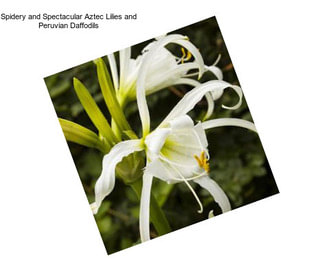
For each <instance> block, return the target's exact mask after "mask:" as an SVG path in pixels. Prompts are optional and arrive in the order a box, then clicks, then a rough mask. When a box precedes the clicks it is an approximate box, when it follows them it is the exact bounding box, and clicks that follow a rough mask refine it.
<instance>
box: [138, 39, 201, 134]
mask: <svg viewBox="0 0 323 271" xmlns="http://www.w3.org/2000/svg"><path fill="white" fill-rule="evenodd" d="M185 39H186V37H184V36H182V35H178V34H173V35H168V36H165V37H164V38H161V39H159V40H158V41H156V42H155V43H154V45H153V46H152V48H151V49H150V50H149V51H148V52H147V53H146V54H144V56H143V60H142V64H141V67H140V70H139V72H138V74H139V76H138V79H137V103H138V110H139V115H140V119H141V123H142V128H143V136H146V135H147V134H148V133H149V131H150V116H149V110H148V105H147V101H146V89H145V82H146V80H147V78H146V77H147V73H148V70H149V67H150V65H151V63H152V61H153V59H154V54H155V53H158V51H159V49H161V48H163V47H164V46H165V45H167V44H169V43H177V44H180V45H182V46H183V47H185V48H187V49H188V50H189V51H190V52H191V54H192V55H193V56H194V58H195V60H196V61H197V62H198V64H199V66H200V75H202V73H203V69H204V64H203V66H202V65H201V62H202V61H203V59H202V57H201V55H200V53H199V52H198V50H197V48H195V47H194V46H193V45H192V44H191V43H190V42H188V41H186V40H185Z"/></svg>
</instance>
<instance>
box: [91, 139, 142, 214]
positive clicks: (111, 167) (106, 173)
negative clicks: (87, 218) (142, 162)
mask: <svg viewBox="0 0 323 271" xmlns="http://www.w3.org/2000/svg"><path fill="white" fill-rule="evenodd" d="M141 150H143V143H142V140H140V139H135V140H128V141H123V142H120V143H118V144H117V145H115V146H114V147H113V148H112V149H111V150H110V152H109V153H108V154H106V155H105V156H104V158H103V162H102V172H101V175H100V177H99V179H98V180H97V182H96V184H95V204H92V205H91V208H92V210H93V212H94V214H95V213H97V211H98V209H99V208H100V205H101V202H102V201H103V199H104V198H105V197H106V196H107V195H109V194H110V193H111V191H112V190H113V188H114V184H115V167H116V166H117V164H118V163H119V162H120V161H121V160H122V159H123V158H124V157H126V156H128V155H129V154H130V153H133V152H136V151H141Z"/></svg>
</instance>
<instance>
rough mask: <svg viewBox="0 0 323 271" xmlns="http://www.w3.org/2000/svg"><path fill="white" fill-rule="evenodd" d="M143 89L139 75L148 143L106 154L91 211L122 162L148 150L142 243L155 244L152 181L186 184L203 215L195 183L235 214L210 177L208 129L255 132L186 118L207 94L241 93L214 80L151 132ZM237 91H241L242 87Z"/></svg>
mask: <svg viewBox="0 0 323 271" xmlns="http://www.w3.org/2000/svg"><path fill="white" fill-rule="evenodd" d="M144 65H145V64H144V63H143V64H142V67H141V72H142V70H144V68H143V67H144ZM144 77H145V76H144ZM141 84H142V85H141ZM144 86H145V81H144V80H143V78H142V73H140V74H139V78H138V80H137V102H138V108H139V114H140V118H141V121H142V127H143V138H142V139H139V140H128V141H123V142H121V143H118V144H117V145H115V146H114V147H113V148H112V149H111V151H110V152H109V153H108V154H107V155H105V157H104V160H103V170H102V173H101V176H100V178H99V179H98V181H97V183H96V185H95V203H94V204H93V205H92V206H91V207H92V208H93V210H94V212H96V211H97V209H98V208H99V207H100V204H101V202H102V200H103V199H104V197H106V196H107V195H108V194H109V193H110V192H111V191H112V189H113V187H114V182H115V167H116V165H117V163H118V162H120V161H121V160H122V158H123V157H125V156H127V155H129V154H130V153H132V152H135V151H142V150H145V152H146V158H147V159H146V168H145V170H144V174H143V187H142V193H141V201H140V219H139V226H140V227H139V228H140V236H141V240H142V241H147V240H149V239H150V235H149V232H150V231H149V206H150V191H151V186H152V181H153V177H154V176H156V177H158V178H159V179H161V180H163V181H166V182H168V183H177V182H184V183H186V184H187V185H188V187H189V188H190V189H191V191H192V193H193V195H194V196H195V198H196V199H197V201H198V203H199V205H200V212H202V210H203V207H202V204H201V202H200V201H199V199H198V197H197V195H196V193H195V192H194V190H193V189H192V187H191V186H190V184H189V182H191V181H193V182H195V183H197V184H199V185H200V186H201V187H203V188H204V189H206V190H208V191H209V193H210V194H211V195H212V197H213V198H214V200H215V201H216V202H217V203H218V204H219V206H220V207H221V209H222V211H223V212H226V211H228V210H230V209H231V207H230V202H229V200H228V198H227V196H226V195H225V193H224V192H223V190H222V189H221V188H220V187H219V185H218V184H217V183H216V182H215V181H214V180H212V179H211V178H209V176H208V171H209V164H208V159H209V154H208V149H207V146H208V142H207V138H206V135H205V130H206V129H210V128H213V127H219V126H239V127H244V128H248V129H250V130H253V131H256V130H255V126H254V124H253V123H251V122H248V121H245V120H240V119H231V118H226V119H215V120H209V121H205V122H202V123H198V124H196V125H194V123H193V121H192V119H191V118H190V117H189V116H188V115H187V113H188V112H189V111H190V110H191V109H193V107H194V106H195V105H196V103H198V102H199V101H200V100H201V99H202V97H203V96H204V95H205V94H206V93H212V94H214V93H215V94H216V93H219V92H223V91H224V89H226V88H229V87H231V88H235V89H238V87H237V86H232V85H231V84H229V83H227V82H224V81H221V80H214V81H209V82H207V83H204V84H201V85H199V86H197V87H195V88H194V89H193V90H191V91H190V92H188V93H187V94H186V95H185V96H184V97H183V98H182V99H181V100H180V101H179V103H178V104H177V105H176V106H175V107H174V108H173V110H172V111H171V112H170V113H169V114H168V116H167V117H166V118H165V119H164V121H163V122H162V123H161V124H160V125H159V126H158V127H157V128H156V129H155V130H154V131H152V132H150V118H149V111H148V107H147V103H146V96H145V87H144ZM238 90H239V91H240V88H239V89H238ZM237 92H238V91H237Z"/></svg>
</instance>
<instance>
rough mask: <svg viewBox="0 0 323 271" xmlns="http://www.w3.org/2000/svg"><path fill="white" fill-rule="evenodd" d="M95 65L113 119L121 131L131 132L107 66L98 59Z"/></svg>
mask: <svg viewBox="0 0 323 271" xmlns="http://www.w3.org/2000/svg"><path fill="white" fill-rule="evenodd" d="M95 64H96V66H97V73H98V79H99V84H100V87H101V91H102V94H103V98H104V100H105V103H106V105H107V107H108V109H109V111H110V114H111V116H112V119H113V120H114V121H115V123H116V125H117V126H118V128H119V129H120V131H124V130H131V127H130V125H129V123H128V121H127V119H126V117H125V115H124V113H123V111H122V109H121V106H120V104H119V102H118V100H117V97H116V94H115V90H114V87H113V84H112V81H111V77H110V74H109V72H108V69H107V66H106V65H105V63H104V61H103V59H101V58H98V59H96V60H95Z"/></svg>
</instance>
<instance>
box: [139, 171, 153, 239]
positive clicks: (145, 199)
mask: <svg viewBox="0 0 323 271" xmlns="http://www.w3.org/2000/svg"><path fill="white" fill-rule="evenodd" d="M152 182H153V176H152V175H150V174H149V173H147V172H144V175H143V180H142V190H141V198H140V214H139V231H140V238H141V242H145V241H148V240H150V229H149V211H150V191H151V185H152Z"/></svg>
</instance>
